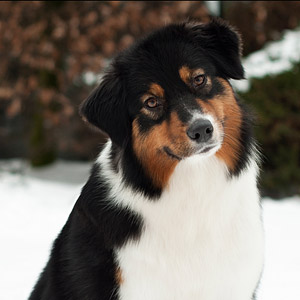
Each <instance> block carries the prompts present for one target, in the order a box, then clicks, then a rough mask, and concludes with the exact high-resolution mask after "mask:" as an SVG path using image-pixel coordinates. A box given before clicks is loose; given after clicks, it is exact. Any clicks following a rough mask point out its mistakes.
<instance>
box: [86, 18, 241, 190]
mask: <svg viewBox="0 0 300 300" xmlns="http://www.w3.org/2000/svg"><path fill="white" fill-rule="evenodd" d="M228 78H235V79H240V78H243V68H242V66H241V63H240V45H239V37H238V36H237V34H236V33H235V32H233V31H232V30H231V29H230V28H229V27H228V26H227V25H226V24H224V23H223V22H220V21H214V22H212V23H209V24H205V25H203V24H202V25H193V24H190V23H186V24H181V25H170V26H168V27H166V28H163V29H161V30H159V31H157V32H155V33H153V34H152V35H150V36H148V37H147V38H145V39H144V40H142V41H140V42H139V43H137V44H136V45H134V46H133V47H131V48H130V49H129V50H127V51H126V52H124V53H122V54H120V55H119V56H118V57H117V58H116V59H115V61H114V63H113V64H112V68H111V71H110V72H109V73H107V75H106V76H105V78H104V80H103V82H102V83H101V84H100V86H99V87H98V88H97V89H96V90H94V92H93V93H92V94H91V95H90V97H89V98H88V99H87V100H86V102H85V103H84V104H83V106H82V114H83V115H84V116H85V118H86V119H87V120H88V121H89V122H90V123H92V124H94V125H96V126H97V127H99V128H100V129H102V130H103V131H105V132H106V133H107V134H108V135H109V136H110V138H111V139H112V141H113V142H114V143H115V144H117V145H118V146H120V147H122V148H124V147H131V148H132V149H133V152H134V154H135V156H136V158H137V159H138V161H139V162H140V163H141V165H142V166H143V168H144V170H146V173H147V175H148V176H149V177H150V178H151V180H152V182H153V184H154V185H155V186H157V187H163V186H165V185H166V183H167V181H168V179H169V177H170V174H171V173H172V171H173V170H174V168H175V166H176V165H177V163H178V162H179V161H180V160H182V159H184V158H186V157H189V156H192V155H201V156H209V155H214V154H215V155H217V156H218V157H219V158H221V159H223V160H224V162H225V163H226V164H227V167H228V168H229V169H234V168H235V164H236V163H237V160H238V156H239V140H240V127H241V122H242V116H241V111H240V107H239V105H238V104H237V102H236V99H235V97H234V93H233V91H232V88H231V86H230V84H229V83H228Z"/></svg>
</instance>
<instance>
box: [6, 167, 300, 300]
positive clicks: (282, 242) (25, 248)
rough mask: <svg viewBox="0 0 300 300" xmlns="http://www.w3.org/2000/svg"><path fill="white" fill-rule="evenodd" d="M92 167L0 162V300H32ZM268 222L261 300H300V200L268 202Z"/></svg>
mask: <svg viewBox="0 0 300 300" xmlns="http://www.w3.org/2000/svg"><path fill="white" fill-rule="evenodd" d="M89 167H90V166H89V164H81V163H67V162H58V163H56V164H54V165H53V166H51V167H47V168H42V169H39V170H32V169H30V168H28V167H27V166H26V164H24V163H21V162H20V161H13V162H12V161H10V162H8V163H7V162H0V226H1V231H0V241H1V246H0V299H1V300H21V299H26V298H27V297H28V295H29V293H30V291H31V289H32V287H33V285H34V283H35V282H36V280H37V277H38V275H39V273H40V271H41V269H42V268H43V266H44V265H45V263H46V261H47V258H48V255H49V250H50V247H51V244H52V241H53V240H54V238H55V237H56V235H57V234H58V232H59V231H60V229H61V227H62V226H63V225H64V223H65V221H66V219H67V217H68V215H69V213H70V211H71V209H72V206H73V204H74V202H75V201H76V198H77V196H78V195H79V193H80V190H81V187H82V185H83V183H84V182H85V180H86V179H87V176H88V173H89ZM263 218H264V224H265V232H266V261H265V271H264V274H263V278H262V281H261V286H260V289H259V297H258V300H283V299H287V300H299V299H300V198H299V197H294V198H289V199H285V200H284V201H281V202H275V201H273V200H271V199H264V200H263ZM237 284H238V283H237ZM220 300H221V299H220Z"/></svg>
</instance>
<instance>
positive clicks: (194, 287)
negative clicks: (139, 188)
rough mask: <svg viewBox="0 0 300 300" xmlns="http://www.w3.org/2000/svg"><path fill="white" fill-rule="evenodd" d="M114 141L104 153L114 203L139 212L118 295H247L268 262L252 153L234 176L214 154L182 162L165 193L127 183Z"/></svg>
mask: <svg viewBox="0 0 300 300" xmlns="http://www.w3.org/2000/svg"><path fill="white" fill-rule="evenodd" d="M110 147H111V143H110V142H108V144H107V146H106V148H105V149H104V151H103V152H102V154H101V156H100V157H99V160H98V162H99V163H100V164H101V165H102V167H103V171H102V174H101V176H104V177H106V178H107V182H108V184H110V185H111V196H112V198H113V199H114V200H113V201H114V203H116V204H118V205H121V206H125V207H129V208H130V209H132V210H133V211H135V212H138V213H139V214H140V215H141V216H142V218H143V220H144V230H143V233H142V235H141V237H140V239H139V240H138V241H134V242H133V241H129V242H128V243H127V244H126V245H125V246H123V247H122V248H121V249H118V250H117V260H118V263H119V266H120V269H121V272H122V277H123V279H124V282H123V283H122V284H121V286H120V289H119V296H120V300H141V299H143V300H250V299H251V297H252V292H253V291H254V289H255V287H256V284H257V282H258V280H259V277H260V273H261V271H262V264H263V233H262V224H261V219H260V203H259V194H258V191H257V187H256V176H257V166H256V163H255V162H254V160H253V161H252V162H251V164H250V165H249V167H248V168H247V169H246V170H244V171H243V173H242V174H241V175H240V176H239V177H238V178H233V179H230V178H228V176H227V169H226V166H225V165H224V163H223V162H222V161H220V160H218V159H217V158H216V157H215V156H214V155H213V156H210V157H207V156H206V157H202V156H201V155H197V156H193V157H191V158H188V159H185V160H183V161H181V162H180V163H179V164H178V165H177V167H176V168H175V171H174V173H173V174H172V176H171V179H170V181H169V185H168V186H167V187H166V188H165V190H164V191H163V193H162V195H161V197H160V199H158V200H155V201H153V200H149V199H146V198H145V197H143V196H142V195H141V194H139V193H134V192H133V191H132V190H131V189H130V188H128V187H124V186H123V184H122V182H121V174H116V173H114V172H113V171H112V170H111V168H110V162H109V158H108V153H109V150H110Z"/></svg>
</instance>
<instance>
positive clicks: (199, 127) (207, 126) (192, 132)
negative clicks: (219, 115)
mask: <svg viewBox="0 0 300 300" xmlns="http://www.w3.org/2000/svg"><path fill="white" fill-rule="evenodd" d="M213 131H214V128H213V126H212V124H211V122H210V121H209V120H207V119H199V120H196V121H195V122H194V123H192V125H191V126H190V127H189V129H188V130H187V135H188V136H189V138H190V139H191V140H193V141H195V142H197V143H200V142H207V141H208V140H209V139H210V138H211V137H212V134H213Z"/></svg>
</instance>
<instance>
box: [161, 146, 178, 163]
mask: <svg viewBox="0 0 300 300" xmlns="http://www.w3.org/2000/svg"><path fill="white" fill-rule="evenodd" d="M163 150H164V151H165V153H167V155H168V156H169V157H171V158H172V159H176V160H182V158H181V157H179V156H178V155H176V154H174V153H173V152H172V150H171V149H170V148H169V147H167V146H165V147H164V148H163Z"/></svg>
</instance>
